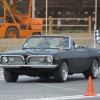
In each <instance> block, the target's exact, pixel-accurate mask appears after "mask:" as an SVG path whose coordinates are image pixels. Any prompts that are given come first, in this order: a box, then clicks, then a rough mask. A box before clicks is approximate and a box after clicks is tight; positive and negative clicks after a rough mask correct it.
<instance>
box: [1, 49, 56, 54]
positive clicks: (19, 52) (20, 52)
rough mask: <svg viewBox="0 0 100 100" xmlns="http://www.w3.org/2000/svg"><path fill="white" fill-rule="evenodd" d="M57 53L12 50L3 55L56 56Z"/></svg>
mask: <svg viewBox="0 0 100 100" xmlns="http://www.w3.org/2000/svg"><path fill="white" fill-rule="evenodd" d="M54 53H57V51H42V52H40V51H39V52H36V51H32V50H30V51H26V50H11V51H6V52H3V53H1V55H44V54H54Z"/></svg>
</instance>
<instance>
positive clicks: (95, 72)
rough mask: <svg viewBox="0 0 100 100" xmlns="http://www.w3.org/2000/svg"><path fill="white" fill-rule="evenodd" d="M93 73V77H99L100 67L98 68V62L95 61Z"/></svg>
mask: <svg viewBox="0 0 100 100" xmlns="http://www.w3.org/2000/svg"><path fill="white" fill-rule="evenodd" d="M92 72H93V76H94V77H97V76H98V73H99V66H98V62H97V60H94V61H93V65H92Z"/></svg>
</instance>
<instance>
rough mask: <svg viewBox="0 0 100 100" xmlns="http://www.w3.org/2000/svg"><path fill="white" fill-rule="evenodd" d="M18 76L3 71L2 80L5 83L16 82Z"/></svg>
mask: <svg viewBox="0 0 100 100" xmlns="http://www.w3.org/2000/svg"><path fill="white" fill-rule="evenodd" d="M18 76H19V75H18V74H17V73H14V72H10V71H8V70H6V69H4V78H5V80H6V81H7V82H16V81H17V80H18Z"/></svg>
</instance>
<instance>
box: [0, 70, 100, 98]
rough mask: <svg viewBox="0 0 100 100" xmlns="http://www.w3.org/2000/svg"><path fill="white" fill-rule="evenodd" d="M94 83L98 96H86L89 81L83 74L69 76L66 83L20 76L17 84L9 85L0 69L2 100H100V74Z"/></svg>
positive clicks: (94, 89) (0, 95)
mask: <svg viewBox="0 0 100 100" xmlns="http://www.w3.org/2000/svg"><path fill="white" fill-rule="evenodd" d="M92 83H93V85H92V87H93V92H94V94H96V95H95V96H84V94H86V92H87V86H88V80H86V79H85V78H84V76H83V74H75V75H72V76H69V78H68V81H67V82H64V83H57V82H55V81H54V79H53V78H50V79H40V78H38V77H36V78H34V77H28V76H20V77H19V79H18V81H17V82H16V83H7V82H6V81H5V79H4V77H3V70H2V69H0V100H100V74H99V76H98V78H97V79H94V80H92Z"/></svg>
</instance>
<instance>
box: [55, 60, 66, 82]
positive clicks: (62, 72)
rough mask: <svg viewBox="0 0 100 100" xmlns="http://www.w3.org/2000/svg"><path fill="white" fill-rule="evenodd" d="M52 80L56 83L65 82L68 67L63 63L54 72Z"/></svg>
mask: <svg viewBox="0 0 100 100" xmlns="http://www.w3.org/2000/svg"><path fill="white" fill-rule="evenodd" d="M54 79H55V80H56V81H58V82H65V81H67V79H68V65H67V62H66V61H63V62H62V63H61V65H60V66H59V68H58V69H57V70H56V71H55V72H54Z"/></svg>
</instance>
